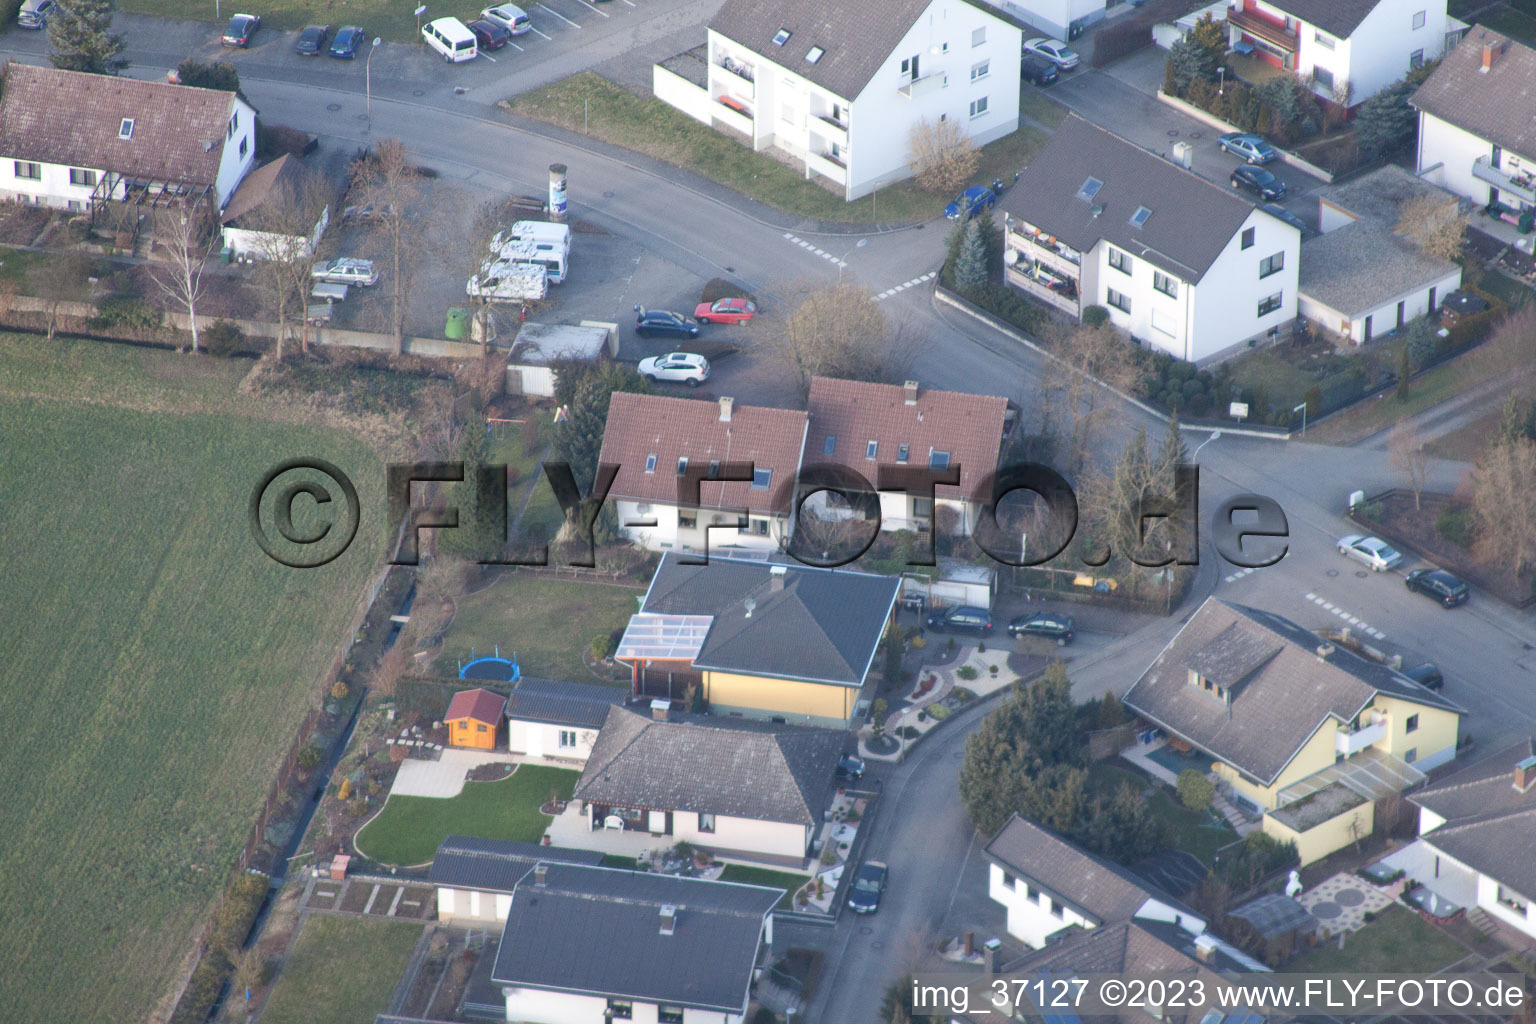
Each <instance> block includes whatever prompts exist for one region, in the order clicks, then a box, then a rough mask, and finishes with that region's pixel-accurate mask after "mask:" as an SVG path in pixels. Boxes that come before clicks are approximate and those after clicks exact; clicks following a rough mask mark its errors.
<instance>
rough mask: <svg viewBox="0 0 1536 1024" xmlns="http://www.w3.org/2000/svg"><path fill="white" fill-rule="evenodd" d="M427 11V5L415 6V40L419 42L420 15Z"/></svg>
mask: <svg viewBox="0 0 1536 1024" xmlns="http://www.w3.org/2000/svg"><path fill="white" fill-rule="evenodd" d="M426 13H427V5H426V4H422V5H421V6H420V7H418V8H416V41H417V42H418V43H419V42H421V16H422V15H423V14H426Z"/></svg>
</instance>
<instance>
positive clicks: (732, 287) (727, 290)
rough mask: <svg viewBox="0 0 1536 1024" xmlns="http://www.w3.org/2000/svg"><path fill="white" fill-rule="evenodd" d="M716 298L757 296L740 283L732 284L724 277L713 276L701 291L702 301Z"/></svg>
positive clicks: (755, 298)
mask: <svg viewBox="0 0 1536 1024" xmlns="http://www.w3.org/2000/svg"><path fill="white" fill-rule="evenodd" d="M716 299H752V300H753V301H756V300H757V296H755V295H753V294H752V293H751V292H749V291H747V290H746V289H745V288H743V287H741V285H738V284H732V283H731V282H729V281H727V280H726V279H725V278H723V277H712V278H710V279H709V280H708V281H705V282H704V289H703V291H701V292H699V301H700V302H714V301H715V300H716Z"/></svg>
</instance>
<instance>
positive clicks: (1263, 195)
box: [1229, 164, 1285, 199]
mask: <svg viewBox="0 0 1536 1024" xmlns="http://www.w3.org/2000/svg"><path fill="white" fill-rule="evenodd" d="M1229 180H1230V181H1231V182H1232V187H1233V188H1235V189H1238V190H1239V191H1242V192H1252V193H1253V194H1254V195H1256V196H1258V197H1259V198H1260V199H1279V198H1280V197H1281V196H1283V195H1285V182H1283V181H1281V180H1280V179H1279V178H1277V177H1275V176H1274V175H1273V174H1270V173H1269V172H1268V171H1266V170H1265V169H1264V168H1262V167H1250V166H1248V165H1247V164H1244V165H1243V166H1242V167H1237V168H1234V169H1233V170H1232V177H1231V178H1230V179H1229Z"/></svg>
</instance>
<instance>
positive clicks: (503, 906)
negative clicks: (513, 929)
mask: <svg viewBox="0 0 1536 1024" xmlns="http://www.w3.org/2000/svg"><path fill="white" fill-rule="evenodd" d="M511 909H512V894H511V893H502V892H479V891H476V890H471V889H451V888H449V887H447V886H438V889H437V916H438V918H439V919H440V920H445V921H446V920H458V921H496V922H500V923H504V922H505V921H506V920H507V914H508V913H509V912H510V911H511Z"/></svg>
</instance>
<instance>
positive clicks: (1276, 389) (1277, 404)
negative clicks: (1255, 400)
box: [1232, 349, 1317, 409]
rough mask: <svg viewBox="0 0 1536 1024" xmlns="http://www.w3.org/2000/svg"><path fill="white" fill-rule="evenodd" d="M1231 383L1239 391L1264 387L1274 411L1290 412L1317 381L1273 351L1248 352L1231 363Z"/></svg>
mask: <svg viewBox="0 0 1536 1024" xmlns="http://www.w3.org/2000/svg"><path fill="white" fill-rule="evenodd" d="M1232 382H1233V384H1234V385H1236V386H1237V387H1239V388H1261V387H1262V388H1263V389H1264V392H1265V393H1266V394H1268V395H1269V404H1270V407H1271V408H1273V409H1291V408H1294V407H1295V406H1297V405H1300V404H1301V403H1302V401H1303V400H1304V399H1305V398H1306V394H1307V389H1308V388H1310V387H1311V386H1312V385H1313V384H1316V383H1317V381H1316V380H1315V379H1314V378H1313V377H1311V376H1309V375H1307V374H1305V373H1303V372H1302V371H1301V370H1299V369H1298V368H1296V367H1295V366H1292V365H1291V364H1290V363H1288V362H1286V361H1285V360H1284V359H1282V358H1280V357H1279V356H1278V355H1276V354H1275V353H1274V352H1272V351H1269V350H1267V349H1266V350H1263V351H1259V352H1250V353H1248V354H1247V355H1245V356H1242V357H1241V358H1239V359H1236V360H1234V361H1233V362H1232Z"/></svg>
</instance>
